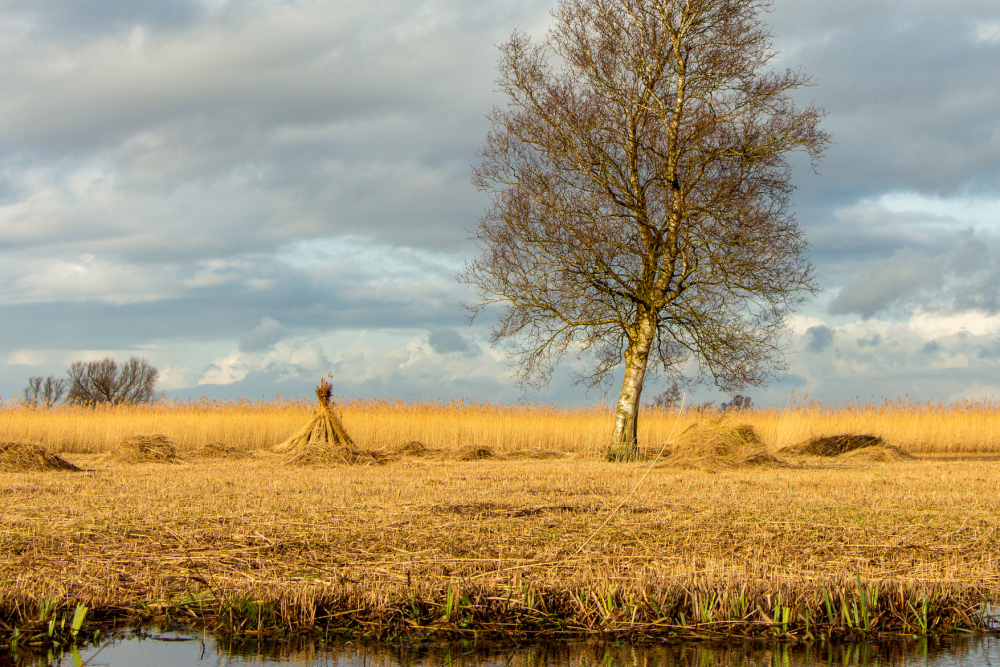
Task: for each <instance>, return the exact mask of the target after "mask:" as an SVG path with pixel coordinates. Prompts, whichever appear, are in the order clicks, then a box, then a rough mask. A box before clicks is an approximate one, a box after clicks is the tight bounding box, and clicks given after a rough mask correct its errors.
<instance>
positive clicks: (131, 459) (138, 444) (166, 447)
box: [105, 433, 183, 463]
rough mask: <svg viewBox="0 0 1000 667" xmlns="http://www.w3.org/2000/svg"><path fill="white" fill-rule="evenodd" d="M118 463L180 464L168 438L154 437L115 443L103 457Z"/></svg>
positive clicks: (160, 435)
mask: <svg viewBox="0 0 1000 667" xmlns="http://www.w3.org/2000/svg"><path fill="white" fill-rule="evenodd" d="M105 460H107V461H115V462H118V463H182V462H183V459H182V458H181V457H180V456H179V455H178V454H177V448H176V447H175V446H174V443H172V442H170V438H168V437H167V436H165V435H163V434H162V433H157V434H155V435H133V436H130V437H128V438H125V439H124V440H121V441H120V442H117V443H115V444H114V445H113V446H112V447H111V449H109V450H108V453H107V455H106V456H105Z"/></svg>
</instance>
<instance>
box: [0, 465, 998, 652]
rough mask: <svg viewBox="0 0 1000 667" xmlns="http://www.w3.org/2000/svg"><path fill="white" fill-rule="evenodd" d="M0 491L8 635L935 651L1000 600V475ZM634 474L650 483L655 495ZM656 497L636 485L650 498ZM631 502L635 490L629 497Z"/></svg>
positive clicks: (142, 478) (28, 484) (916, 470)
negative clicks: (911, 645)
mask: <svg viewBox="0 0 1000 667" xmlns="http://www.w3.org/2000/svg"><path fill="white" fill-rule="evenodd" d="M66 458H68V459H69V460H70V461H71V462H72V463H75V464H76V465H78V466H80V467H82V468H84V469H85V472H77V473H72V472H49V473H18V474H11V473H0V498H2V504H0V633H2V634H4V635H6V636H8V637H9V635H10V633H11V631H12V630H13V629H14V628H22V634H25V633H28V632H32V631H37V629H38V628H39V627H42V626H44V625H47V624H48V619H41V618H40V617H39V616H40V610H41V608H42V606H43V605H48V608H50V609H57V610H59V612H58V613H61V614H62V615H63V617H65V616H66V615H69V616H72V612H73V611H74V609H75V608H76V607H77V606H78V605H86V606H87V607H88V616H87V619H88V620H87V622H88V623H93V622H95V621H100V620H108V619H114V618H117V619H120V620H127V621H128V622H131V623H134V622H142V621H149V620H163V619H168V618H169V619H170V620H171V621H182V622H192V623H198V624H204V625H207V626H208V627H210V628H214V629H216V630H221V631H224V632H230V633H235V634H245V635H260V636H271V635H287V634H293V633H301V632H315V631H319V632H325V633H352V634H360V635H365V636H371V637H379V638H385V637H391V636H399V635H404V634H408V633H419V634H426V633H431V634H444V635H454V636H480V637H485V636H505V637H516V636H523V637H529V636H534V637H537V636H553V637H565V636H586V635H592V636H593V635H602V636H620V637H628V638H632V639H635V638H641V637H665V636H694V637H708V636H722V635H725V636H769V637H783V638H810V637H812V638H817V637H842V638H846V637H854V636H862V635H871V634H879V633H882V634H885V633H889V634H892V633H895V634H929V633H940V632H949V631H952V630H953V629H955V628H965V629H974V628H980V627H982V625H983V622H984V621H983V619H982V618H981V616H980V614H981V613H982V611H983V610H984V607H983V605H984V603H986V602H987V601H989V600H997V599H998V598H1000V519H998V517H1000V498H998V496H997V494H996V489H997V488H1000V462H998V461H996V460H995V458H990V457H949V458H947V459H944V460H941V459H938V460H915V461H897V462H893V463H886V464H873V463H868V462H864V461H855V462H839V463H836V464H833V463H824V462H820V461H811V462H810V461H805V462H801V463H800V464H799V465H798V466H797V467H790V468H743V469H738V470H730V471H721V472H716V473H712V472H705V471H699V470H684V469H677V468H667V467H659V466H654V467H653V468H652V469H649V467H648V465H647V464H611V463H605V462H600V461H595V460H587V459H573V458H565V459H554V460H507V461H495V460H480V461H466V462H459V461H448V460H421V459H419V458H417V459H413V460H405V461H397V462H395V463H392V464H390V465H385V466H368V467H332V468H292V467H284V466H280V465H278V464H277V461H276V460H275V458H274V457H273V456H269V455H263V454H258V455H256V456H255V457H253V458H251V459H245V460H235V461H226V460H223V461H197V462H188V463H184V464H178V465H166V464H145V465H126V464H118V463H110V462H107V461H106V460H104V459H102V458H101V457H99V456H82V455H78V456H70V455H66ZM647 471H648V474H647ZM643 475H646V477H643ZM640 482H641V483H640Z"/></svg>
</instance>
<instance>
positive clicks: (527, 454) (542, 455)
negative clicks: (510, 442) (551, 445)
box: [507, 449, 566, 461]
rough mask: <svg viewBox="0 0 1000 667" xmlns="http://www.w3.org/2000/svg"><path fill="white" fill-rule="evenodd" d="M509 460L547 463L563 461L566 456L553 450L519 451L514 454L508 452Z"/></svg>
mask: <svg viewBox="0 0 1000 667" xmlns="http://www.w3.org/2000/svg"><path fill="white" fill-rule="evenodd" d="M507 458H508V459H536V460H540V461H547V460H550V459H563V458H566V455H565V454H564V453H562V452H556V451H553V450H551V449H517V450H514V451H513V452H507Z"/></svg>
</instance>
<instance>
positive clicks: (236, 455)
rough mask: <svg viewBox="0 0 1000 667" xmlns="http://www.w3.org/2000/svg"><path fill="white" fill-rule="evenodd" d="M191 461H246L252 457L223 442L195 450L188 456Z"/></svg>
mask: <svg viewBox="0 0 1000 667" xmlns="http://www.w3.org/2000/svg"><path fill="white" fill-rule="evenodd" d="M190 456H191V458H193V459H227V460H237V459H248V458H250V457H251V456H253V455H252V454H251V453H250V452H247V451H244V450H242V449H237V448H236V447H233V446H232V445H227V444H226V443H224V442H210V443H208V444H207V445H205V446H204V447H201V448H200V449H196V450H194V451H193V452H191V454H190Z"/></svg>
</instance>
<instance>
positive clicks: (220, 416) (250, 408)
mask: <svg viewBox="0 0 1000 667" xmlns="http://www.w3.org/2000/svg"><path fill="white" fill-rule="evenodd" d="M338 408H339V410H340V412H341V414H342V417H343V422H344V425H345V426H346V428H347V430H348V431H349V432H350V433H351V435H352V436H353V438H354V439H355V441H357V442H358V443H359V444H361V445H363V446H365V447H369V448H381V447H388V448H392V447H397V446H399V445H400V444H403V443H406V442H410V441H413V440H417V441H420V442H422V443H424V444H425V445H427V446H428V447H432V448H436V449H446V450H447V449H455V448H461V447H468V446H484V447H490V448H491V449H493V450H495V451H498V452H504V451H512V450H526V449H549V450H557V451H563V452H570V453H576V454H578V455H582V456H595V457H599V456H602V455H603V453H604V450H605V447H606V444H607V442H608V438H609V436H610V433H611V428H612V411H611V408H609V407H608V406H603V405H598V406H586V407H560V406H554V405H545V404H539V403H523V404H494V403H488V402H485V403H477V402H463V401H452V402H447V403H443V402H435V401H414V402H407V401H401V400H373V399H363V400H354V401H347V402H343V403H341V404H340V405H339V406H338ZM998 408H1000V404H998V402H996V401H965V402H961V403H953V404H942V403H908V402H903V401H896V402H882V403H877V402H869V403H852V404H848V405H839V406H838V405H823V404H820V403H800V404H796V405H792V406H790V407H784V408H760V409H751V410H747V411H740V412H727V413H721V412H718V411H714V410H697V409H688V410H685V411H683V412H681V413H678V411H676V410H667V409H661V408H654V407H646V408H643V411H642V415H641V417H640V421H639V424H640V426H639V439H640V444H641V445H643V446H645V447H655V446H656V445H659V444H661V443H663V442H665V441H667V440H668V439H669V438H670V435H671V433H674V434H677V433H679V432H682V431H683V430H684V429H685V428H687V427H688V426H690V425H691V424H692V423H695V422H699V421H701V422H704V421H707V420H722V421H725V422H730V423H748V424H750V425H752V426H753V427H754V428H755V429H756V430H757V432H758V434H759V435H760V437H761V438H762V440H763V441H764V442H765V443H766V444H767V446H768V447H769V448H772V449H778V448H780V447H783V446H785V445H789V444H793V443H796V442H800V441H801V440H804V439H806V438H809V437H812V436H822V435H832V434H837V433H870V434H873V435H879V436H882V437H883V438H884V439H885V440H886V441H887V442H889V443H890V444H893V445H897V446H899V447H902V448H904V449H907V450H909V451H911V452H915V453H942V454H944V453H991V452H1000V409H998ZM314 409H315V403H314V402H312V401H309V400H305V399H302V400H283V399H276V400H273V401H263V400H262V401H216V400H201V401H190V402H180V401H173V402H166V403H161V404H156V405H142V406H121V407H108V408H97V409H89V408H80V407H72V406H61V407H57V408H54V409H44V408H40V409H31V408H23V407H16V406H14V407H12V406H5V407H2V408H0V439H4V440H17V441H26V442H34V443H38V444H41V445H44V446H46V447H48V448H49V449H51V450H53V451H56V452H63V453H97V452H102V451H105V450H106V449H107V447H109V446H110V445H111V444H113V443H114V442H116V441H118V440H121V439H122V438H125V437H127V436H130V435H142V434H152V433H163V434H165V435H167V436H168V437H170V438H171V439H172V440H173V441H174V442H175V443H177V445H178V446H179V447H180V448H181V449H185V448H195V447H202V446H204V445H206V444H209V443H213V442H222V443H225V444H227V445H231V446H234V447H238V448H241V449H248V450H251V449H263V448H268V447H271V446H273V445H275V444H277V443H279V442H281V441H282V440H284V439H285V438H287V437H288V436H289V435H290V434H291V433H293V432H294V431H295V430H297V429H298V428H300V427H301V426H302V425H303V423H305V422H306V421H308V419H309V418H310V417H311V415H312V413H313V410H314Z"/></svg>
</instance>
